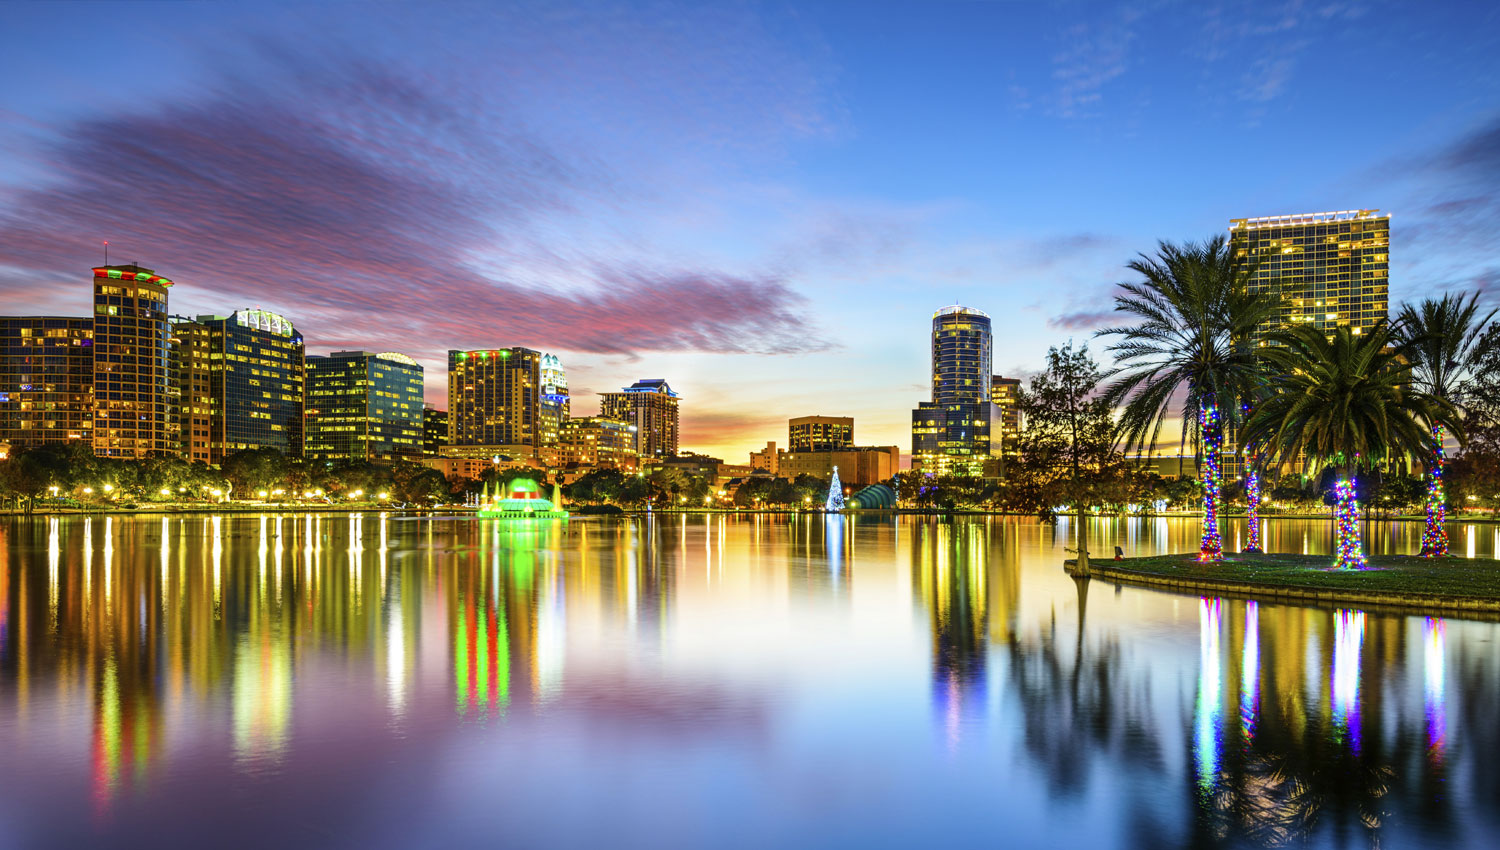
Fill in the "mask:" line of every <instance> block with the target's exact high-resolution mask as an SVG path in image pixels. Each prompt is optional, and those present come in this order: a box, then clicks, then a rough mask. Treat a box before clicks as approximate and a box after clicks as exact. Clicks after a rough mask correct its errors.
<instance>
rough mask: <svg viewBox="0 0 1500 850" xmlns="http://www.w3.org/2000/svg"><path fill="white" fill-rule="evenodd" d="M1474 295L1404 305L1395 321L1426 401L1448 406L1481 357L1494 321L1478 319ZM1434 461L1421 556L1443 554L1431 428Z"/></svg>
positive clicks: (1436, 459)
mask: <svg viewBox="0 0 1500 850" xmlns="http://www.w3.org/2000/svg"><path fill="white" fill-rule="evenodd" d="M1478 302H1479V293H1477V292H1475V293H1473V294H1472V295H1470V296H1469V297H1468V299H1467V300H1466V299H1465V298H1464V297H1463V296H1461V295H1453V294H1450V295H1444V296H1443V297H1442V298H1426V299H1423V300H1422V302H1421V303H1419V304H1406V305H1404V306H1403V307H1402V308H1401V314H1400V316H1398V317H1397V319H1396V329H1395V336H1396V338H1397V339H1398V340H1399V341H1400V342H1401V343H1402V344H1403V345H1405V346H1406V348H1407V350H1408V351H1409V352H1410V354H1409V355H1408V356H1409V357H1410V358H1411V366H1412V377H1413V378H1414V379H1415V380H1416V382H1417V383H1418V385H1420V386H1421V387H1422V389H1423V390H1424V391H1425V392H1427V393H1428V394H1430V395H1434V396H1437V397H1438V398H1443V399H1447V400H1449V401H1452V400H1453V398H1454V396H1455V395H1456V394H1457V392H1458V385H1459V383H1460V382H1461V381H1463V380H1464V379H1465V378H1466V377H1468V376H1469V375H1470V374H1472V372H1473V370H1474V366H1475V364H1476V363H1477V362H1478V360H1479V358H1480V357H1482V356H1483V355H1484V353H1485V352H1484V346H1483V345H1481V344H1480V335H1481V334H1482V333H1483V332H1484V328H1485V326H1486V325H1488V324H1489V323H1490V320H1491V319H1493V318H1494V317H1495V311H1494V310H1491V311H1489V312H1488V313H1486V314H1484V317H1483V318H1480V309H1479V304H1478ZM1432 442H1433V457H1432V463H1431V464H1430V465H1429V468H1428V473H1427V530H1426V531H1425V532H1424V533H1423V534H1422V554H1423V555H1425V556H1427V557H1429V558H1430V557H1439V556H1443V555H1447V554H1448V529H1447V527H1446V526H1445V524H1444V523H1445V521H1446V519H1447V516H1446V514H1447V502H1446V499H1445V497H1444V494H1443V463H1444V460H1445V458H1444V456H1443V429H1442V426H1441V425H1437V424H1434V425H1433V430H1432Z"/></svg>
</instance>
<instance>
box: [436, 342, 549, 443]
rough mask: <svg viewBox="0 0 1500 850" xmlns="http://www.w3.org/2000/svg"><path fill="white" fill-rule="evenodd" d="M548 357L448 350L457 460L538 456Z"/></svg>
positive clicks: (525, 351)
mask: <svg viewBox="0 0 1500 850" xmlns="http://www.w3.org/2000/svg"><path fill="white" fill-rule="evenodd" d="M541 367H542V353H541V352H539V351H533V350H531V349H529V348H519V347H517V348H491V349H475V350H472V351H449V352H448V446H447V448H446V449H445V450H444V451H445V453H447V454H450V455H453V456H475V457H479V456H484V455H504V456H507V457H513V456H524V457H534V456H535V455H536V450H537V447H538V445H539V444H540V438H541V434H542V424H541V418H542V413H541Z"/></svg>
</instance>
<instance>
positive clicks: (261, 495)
mask: <svg viewBox="0 0 1500 850" xmlns="http://www.w3.org/2000/svg"><path fill="white" fill-rule="evenodd" d="M255 495H257V496H259V497H261V498H262V499H264V498H265V497H267V496H269V495H271V494H270V493H268V492H266V491H265V490H261V491H259V492H258V493H256V494H255Z"/></svg>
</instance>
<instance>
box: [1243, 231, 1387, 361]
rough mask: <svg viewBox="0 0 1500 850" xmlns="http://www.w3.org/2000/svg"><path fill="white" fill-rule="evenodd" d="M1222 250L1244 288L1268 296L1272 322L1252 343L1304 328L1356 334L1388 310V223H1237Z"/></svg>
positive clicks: (1383, 317) (1380, 318) (1262, 329)
mask: <svg viewBox="0 0 1500 850" xmlns="http://www.w3.org/2000/svg"><path fill="white" fill-rule="evenodd" d="M1229 239H1230V250H1231V251H1232V252H1233V255H1234V258H1235V259H1236V261H1238V262H1240V263H1242V264H1244V265H1245V266H1247V267H1248V268H1249V269H1250V288H1251V289H1252V290H1254V291H1260V292H1270V293H1273V294H1274V295H1275V296H1276V298H1277V301H1278V302H1279V309H1278V310H1277V313H1276V316H1275V317H1274V318H1273V319H1271V320H1270V321H1268V322H1266V323H1265V324H1263V325H1262V326H1261V327H1260V328H1259V329H1257V336H1260V337H1264V335H1265V334H1266V333H1268V332H1270V331H1272V330H1275V329H1277V328H1282V327H1287V326H1291V325H1297V324H1311V325H1312V326H1313V327H1316V328H1318V329H1319V330H1324V331H1329V332H1331V331H1333V330H1334V329H1335V328H1339V327H1348V328H1350V329H1351V330H1353V332H1354V333H1360V332H1361V331H1363V330H1364V329H1365V328H1368V327H1370V326H1372V325H1374V324H1376V323H1377V322H1381V321H1384V320H1385V319H1386V316H1387V311H1388V309H1389V293H1390V244H1391V217H1390V216H1389V215H1380V211H1379V210H1344V211H1341V212H1325V213H1305V214H1301V215H1280V216H1264V217H1261V218H1237V219H1232V220H1231V221H1230V223H1229Z"/></svg>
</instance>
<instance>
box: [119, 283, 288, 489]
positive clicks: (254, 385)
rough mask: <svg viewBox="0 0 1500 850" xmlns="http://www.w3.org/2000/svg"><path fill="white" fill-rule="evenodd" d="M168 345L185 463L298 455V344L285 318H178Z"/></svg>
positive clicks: (260, 313) (248, 313)
mask: <svg viewBox="0 0 1500 850" xmlns="http://www.w3.org/2000/svg"><path fill="white" fill-rule="evenodd" d="M173 338H175V339H176V340H177V347H176V355H175V356H174V358H173V360H174V362H175V364H176V369H177V376H176V380H175V381H174V384H175V385H176V386H177V387H179V388H181V389H182V390H183V392H182V394H181V401H180V402H179V404H178V405H177V406H176V409H177V410H178V411H179V417H178V422H179V426H180V429H181V431H182V433H183V439H182V444H183V445H182V449H184V450H185V452H186V456H187V457H189V458H190V459H193V460H198V459H203V458H206V459H207V461H208V462H209V463H215V464H217V463H222V462H223V460H224V458H225V457H226V456H228V455H231V454H234V453H235V452H238V451H243V450H245V449H267V448H269V449H276V450H277V451H280V452H283V453H285V454H288V455H294V456H300V455H301V454H302V450H303V412H304V396H303V393H304V387H305V376H304V369H305V363H304V356H303V354H304V351H303V341H302V335H301V334H300V333H298V332H297V329H296V328H295V327H294V326H293V325H292V323H291V322H290V321H289V320H287V318H286V317H285V316H281V315H279V314H277V313H272V312H269V311H266V310H260V309H245V310H237V311H235V313H234V314H232V315H230V316H207V315H205V316H199V317H197V318H196V319H186V318H178V319H177V320H175V321H174V323H173ZM203 388H206V390H207V392H206V394H205V395H200V392H201V391H202V389H203ZM96 392H97V389H96ZM203 399H206V400H207V401H206V403H205V402H204V401H203ZM204 410H206V411H207V413H204V412H203V411H204ZM204 426H206V428H205V427H204ZM95 427H96V429H97V424H96V426H95ZM96 441H97V435H96Z"/></svg>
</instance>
